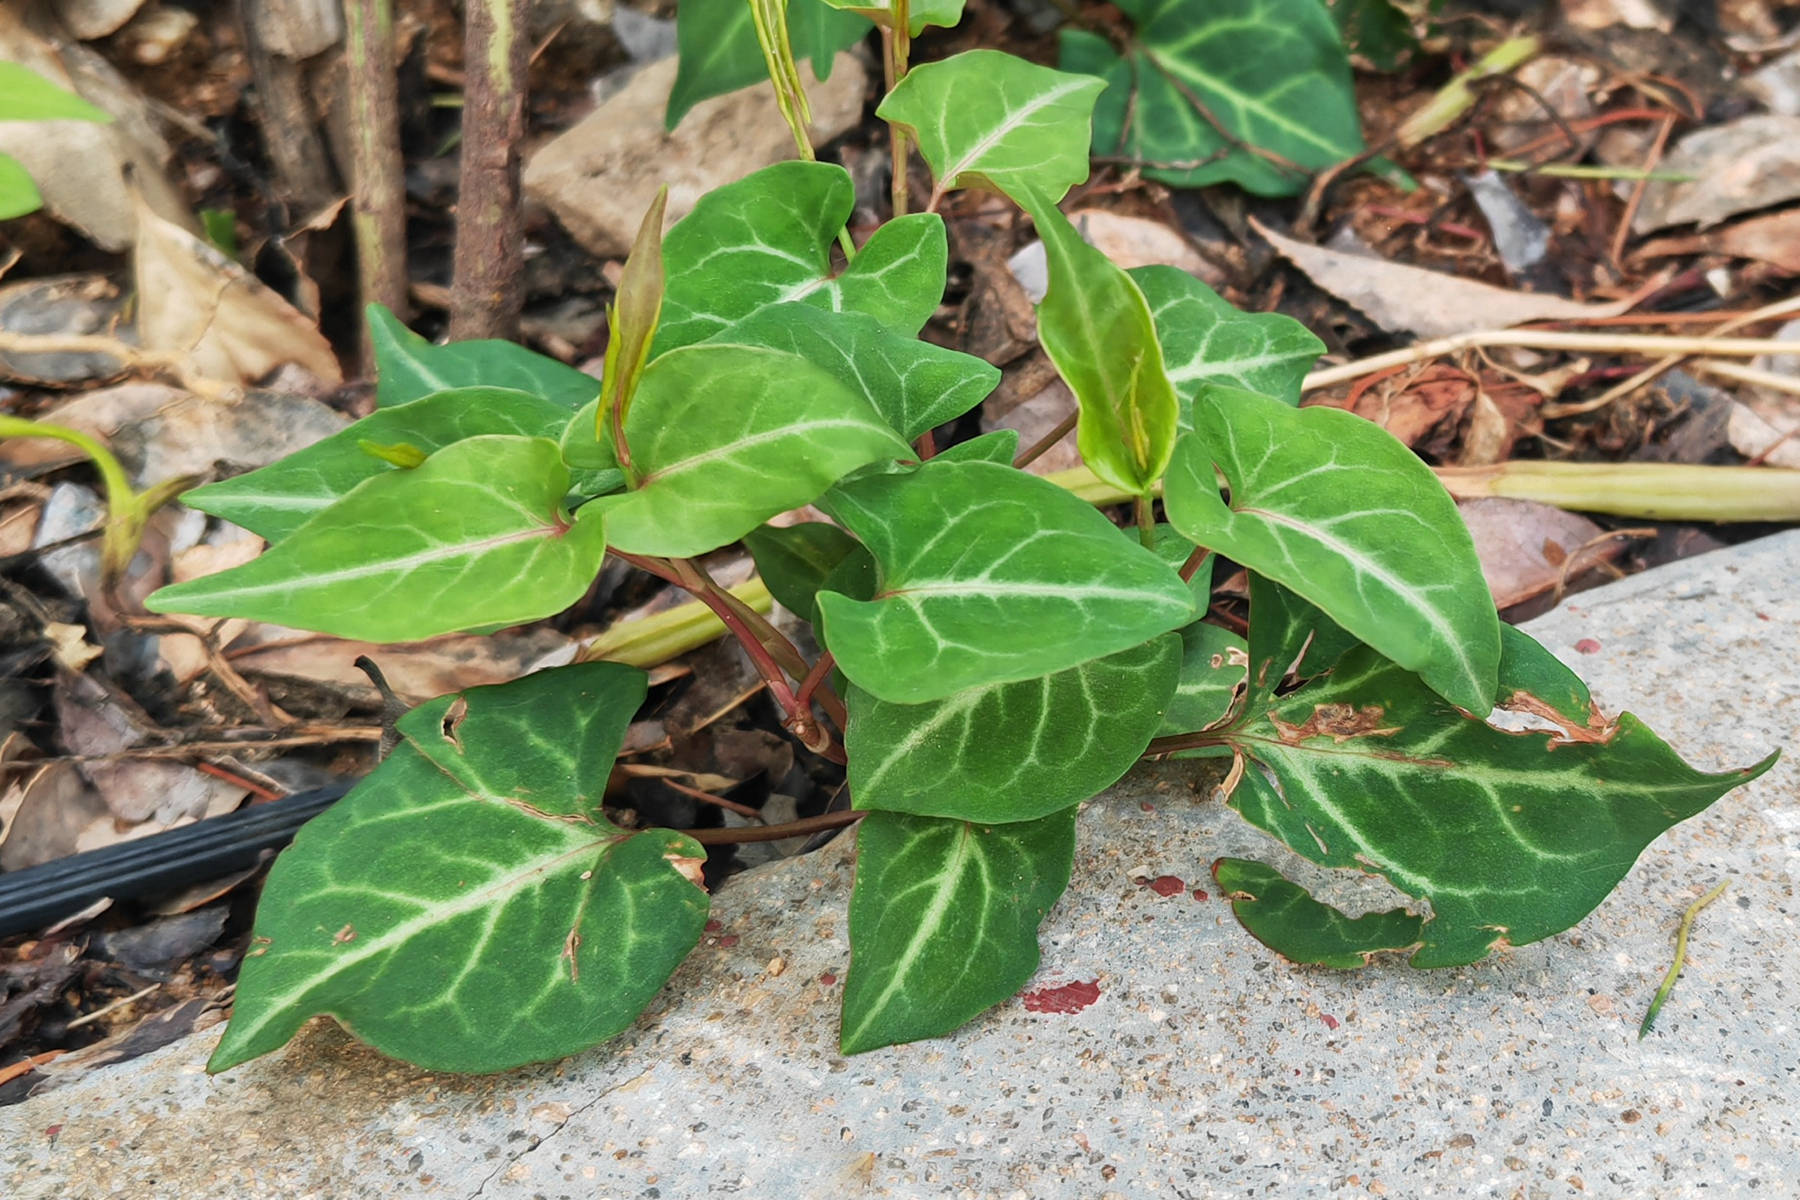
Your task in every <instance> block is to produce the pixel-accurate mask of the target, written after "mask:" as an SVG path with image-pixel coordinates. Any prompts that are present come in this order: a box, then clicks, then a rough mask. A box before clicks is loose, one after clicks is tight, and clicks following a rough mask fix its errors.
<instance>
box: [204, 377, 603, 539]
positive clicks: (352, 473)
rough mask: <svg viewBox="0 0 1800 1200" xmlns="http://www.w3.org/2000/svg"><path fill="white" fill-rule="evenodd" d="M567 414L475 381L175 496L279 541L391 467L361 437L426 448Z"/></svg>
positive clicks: (531, 433) (529, 428) (524, 428)
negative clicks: (364, 445)
mask: <svg viewBox="0 0 1800 1200" xmlns="http://www.w3.org/2000/svg"><path fill="white" fill-rule="evenodd" d="M568 419H569V411H568V409H566V408H564V407H563V406H562V405H560V404H558V403H557V402H556V401H554V400H549V399H546V398H545V397H543V396H536V395H532V394H531V393H529V392H519V391H512V390H510V389H507V388H480V387H474V388H457V389H455V390H454V391H448V392H438V393H437V394H435V395H432V396H426V397H424V398H422V399H419V400H415V401H412V402H411V403H409V404H404V405H399V406H396V407H393V408H378V409H376V410H375V411H374V412H373V413H371V414H369V415H368V416H366V417H364V418H363V419H362V420H360V421H357V422H356V423H355V424H353V425H349V426H346V427H345V428H344V429H343V430H342V431H340V432H338V433H335V434H333V435H332V436H330V437H328V438H325V439H324V440H322V441H318V442H314V443H313V444H312V445H310V446H308V447H306V448H305V449H304V450H299V451H296V452H295V453H293V454H290V455H288V456H287V457H286V458H284V459H281V460H280V461H279V462H274V463H271V464H269V465H268V466H266V467H262V468H260V469H259V470H255V471H251V472H249V473H248V474H244V475H239V476H236V477H235V478H232V479H225V480H221V481H220V482H218V483H209V484H207V485H205V486H204V487H198V488H195V489H194V490H193V491H191V492H186V493H184V494H183V495H182V498H181V502H182V503H183V504H186V505H187V506H188V507H190V508H197V509H199V510H200V511H201V512H208V513H211V514H212V515H213V516H215V517H223V518H224V519H225V520H227V521H230V522H232V523H233V524H234V525H241V526H242V527H244V528H245V529H248V530H249V531H250V532H251V533H254V534H256V535H257V536H259V537H263V538H267V539H268V540H269V541H271V542H278V541H280V540H282V539H283V538H285V537H287V536H288V535H289V534H291V533H293V532H294V530H296V529H298V528H299V527H300V526H301V525H303V524H305V523H306V522H307V521H309V520H311V519H312V518H313V517H315V516H317V515H318V514H319V513H321V512H323V511H324V510H325V509H327V508H329V507H330V506H331V505H333V504H336V503H337V502H338V501H339V500H341V499H342V498H343V497H344V496H345V495H346V494H348V493H349V491H350V489H351V488H353V487H355V486H356V485H357V484H359V483H361V482H362V481H363V480H365V479H373V478H374V477H375V476H377V475H384V474H386V473H388V472H389V471H392V470H394V467H393V466H391V465H389V464H388V463H387V462H384V461H383V460H382V459H381V458H379V457H377V456H375V455H372V454H369V453H366V452H365V451H364V450H363V449H362V448H361V443H363V442H373V443H376V444H378V445H396V444H401V443H404V444H406V445H410V446H415V447H417V448H418V449H420V450H422V451H424V452H425V453H426V454H428V455H429V454H430V453H432V452H433V451H436V450H441V449H443V448H444V447H445V446H448V445H450V444H451V443H453V442H459V441H461V440H462V439H464V438H469V437H477V436H480V435H482V434H490V433H502V434H517V435H520V436H523V437H555V436H557V435H558V434H559V433H560V432H561V430H562V427H563V424H564V422H566V421H567V420H568Z"/></svg>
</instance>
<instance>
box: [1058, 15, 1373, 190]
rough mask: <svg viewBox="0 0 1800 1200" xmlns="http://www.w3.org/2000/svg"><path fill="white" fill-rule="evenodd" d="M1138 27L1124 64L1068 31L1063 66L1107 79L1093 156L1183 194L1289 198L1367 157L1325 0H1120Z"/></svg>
mask: <svg viewBox="0 0 1800 1200" xmlns="http://www.w3.org/2000/svg"><path fill="white" fill-rule="evenodd" d="M1119 7H1120V8H1121V9H1123V10H1124V12H1125V15H1126V16H1128V17H1130V18H1131V20H1132V23H1133V25H1135V26H1136V33H1135V36H1134V37H1133V39H1132V42H1131V48H1130V49H1129V50H1128V52H1127V53H1126V55H1125V56H1124V57H1120V56H1119V54H1118V53H1117V52H1116V51H1114V50H1113V48H1112V46H1111V44H1110V43H1108V42H1107V40H1106V39H1105V38H1102V37H1099V36H1097V35H1095V34H1092V33H1086V32H1083V31H1079V30H1069V31H1066V32H1064V34H1063V35H1062V37H1063V41H1062V65H1063V68H1064V69H1065V70H1069V71H1084V72H1087V73H1089V74H1092V75H1098V76H1100V77H1102V78H1103V79H1105V80H1106V82H1107V84H1108V85H1109V86H1108V87H1107V90H1106V93H1105V95H1103V96H1101V97H1100V101H1099V103H1098V104H1097V105H1096V107H1095V109H1094V153H1095V154H1099V155H1125V156H1127V157H1129V158H1132V159H1136V160H1141V161H1142V162H1143V163H1145V164H1146V165H1145V167H1144V168H1143V173H1144V175H1145V176H1146V177H1148V178H1151V179H1156V180H1160V181H1161V182H1163V183H1172V184H1175V185H1176V186H1178V187H1205V186H1207V185H1208V184H1214V183H1220V182H1223V181H1225V180H1233V181H1236V182H1237V183H1238V184H1239V185H1240V186H1242V187H1244V188H1246V189H1247V190H1249V191H1252V192H1256V193H1258V194H1259V195H1265V196H1287V195H1293V194H1294V193H1296V192H1298V191H1300V190H1301V189H1302V188H1303V187H1305V186H1306V183H1307V176H1308V173H1309V172H1312V171H1317V170H1320V169H1322V168H1324V167H1329V166H1332V165H1334V164H1336V163H1340V162H1342V161H1344V160H1345V159H1347V158H1350V157H1352V156H1354V155H1356V154H1358V153H1360V152H1361V151H1362V148H1363V141H1362V131H1361V129H1360V128H1359V126H1358V124H1357V115H1356V95H1355V92H1354V91H1353V90H1352V88H1351V82H1350V62H1349V59H1348V57H1347V56H1346V55H1345V53H1344V47H1343V43H1342V41H1341V40H1340V39H1339V36H1338V30H1337V26H1336V24H1335V23H1334V22H1333V20H1332V18H1331V16H1330V14H1329V13H1327V12H1326V11H1325V6H1324V5H1323V4H1322V3H1320V0H1120V3H1119Z"/></svg>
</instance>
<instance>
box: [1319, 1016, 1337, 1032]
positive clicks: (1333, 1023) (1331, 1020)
mask: <svg viewBox="0 0 1800 1200" xmlns="http://www.w3.org/2000/svg"><path fill="white" fill-rule="evenodd" d="M1319 1020H1321V1021H1323V1022H1325V1028H1327V1029H1336V1028H1337V1027H1338V1019H1337V1018H1336V1017H1334V1016H1332V1015H1331V1014H1330V1013H1320V1014H1319Z"/></svg>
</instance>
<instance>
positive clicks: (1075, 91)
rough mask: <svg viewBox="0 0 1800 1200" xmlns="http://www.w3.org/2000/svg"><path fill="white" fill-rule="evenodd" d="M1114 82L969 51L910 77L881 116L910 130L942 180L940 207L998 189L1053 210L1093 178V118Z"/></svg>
mask: <svg viewBox="0 0 1800 1200" xmlns="http://www.w3.org/2000/svg"><path fill="white" fill-rule="evenodd" d="M1105 86H1106V85H1105V84H1104V83H1102V82H1100V81H1099V80H1096V79H1094V78H1092V77H1090V76H1087V75H1070V74H1066V73H1064V72H1062V71H1053V70H1051V69H1050V68H1049V67H1040V66H1038V65H1037V64H1035V63H1029V62H1026V61H1025V60H1024V59H1022V58H1018V57H1016V56H1014V55H1011V54H1004V53H1002V52H1000V51H998V50H966V51H964V52H963V53H961V54H955V55H952V56H950V57H949V58H946V59H943V60H941V61H939V62H932V63H923V64H921V65H919V66H917V67H914V68H913V69H912V70H911V71H908V72H907V74H906V78H905V79H902V80H901V81H900V82H899V84H898V85H896V86H895V88H894V90H893V91H891V92H889V93H888V95H887V98H886V99H885V100H883V101H882V102H881V107H879V108H877V109H876V110H875V115H876V116H878V117H881V118H883V119H884V120H887V121H891V122H893V123H894V124H896V125H899V126H902V127H904V128H906V129H908V130H910V131H911V133H912V135H913V137H914V139H915V140H916V141H917V142H918V146H919V153H921V154H923V155H924V156H925V161H926V162H928V163H930V164H931V170H932V173H933V174H934V175H935V176H936V177H937V188H936V190H935V191H934V192H933V193H932V197H931V207H932V208H934V209H935V208H936V207H937V205H938V202H939V201H940V200H941V199H942V198H943V195H944V193H945V192H948V191H951V190H953V189H956V188H966V187H989V188H994V189H996V190H998V191H1001V192H1005V193H1006V194H1007V195H1008V196H1010V197H1012V198H1013V199H1014V200H1015V201H1019V202H1020V203H1023V200H1022V198H1021V197H1022V195H1023V193H1024V192H1025V191H1027V190H1029V191H1031V192H1033V193H1035V194H1037V195H1040V196H1043V197H1045V198H1046V199H1047V200H1048V202H1049V203H1051V204H1054V203H1056V202H1057V201H1058V200H1061V199H1062V198H1063V194H1064V193H1065V192H1067V191H1068V190H1069V189H1070V188H1071V187H1073V186H1074V185H1075V184H1078V183H1080V182H1081V181H1082V180H1084V179H1086V178H1087V177H1088V118H1089V116H1090V114H1092V112H1093V111H1094V100H1095V98H1096V97H1097V96H1099V94H1100V93H1101V91H1102V90H1104V88H1105Z"/></svg>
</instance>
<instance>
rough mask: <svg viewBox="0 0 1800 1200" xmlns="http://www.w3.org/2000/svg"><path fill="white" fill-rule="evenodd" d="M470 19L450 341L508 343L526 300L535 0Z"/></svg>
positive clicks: (488, 6) (494, 2)
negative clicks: (528, 111) (526, 176)
mask: <svg viewBox="0 0 1800 1200" xmlns="http://www.w3.org/2000/svg"><path fill="white" fill-rule="evenodd" d="M465 14H466V15H465V17H464V21H465V27H464V40H463V63H464V64H465V67H464V69H465V71H466V73H467V85H466V86H465V88H464V90H463V109H462V166H461V175H460V181H459V183H458V184H457V195H456V252H455V265H454V268H453V277H452V283H451V306H450V336H451V338H452V339H457V340H461V339H464V338H508V339H510V338H515V337H517V336H518V332H519V312H520V310H521V309H522V308H523V307H524V302H525V270H524V245H525V232H524V230H525V225H524V221H523V220H522V219H521V218H520V215H519V161H520V150H521V147H522V146H523V145H524V142H525V77H526V69H527V66H528V65H529V64H528V61H527V60H528V57H529V54H530V50H531V44H530V41H529V39H528V38H527V37H526V28H525V26H526V22H527V20H528V19H529V18H530V15H531V0H469V3H468V5H467V6H466V8H465Z"/></svg>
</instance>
